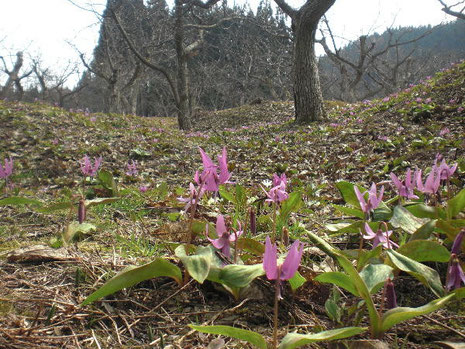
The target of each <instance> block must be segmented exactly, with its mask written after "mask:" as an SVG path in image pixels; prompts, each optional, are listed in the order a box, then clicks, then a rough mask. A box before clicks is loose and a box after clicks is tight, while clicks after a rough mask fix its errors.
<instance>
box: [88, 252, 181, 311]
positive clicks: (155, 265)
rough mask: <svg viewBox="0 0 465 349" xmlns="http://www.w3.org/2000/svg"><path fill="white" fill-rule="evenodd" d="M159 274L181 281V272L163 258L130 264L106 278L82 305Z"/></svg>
mask: <svg viewBox="0 0 465 349" xmlns="http://www.w3.org/2000/svg"><path fill="white" fill-rule="evenodd" d="M159 276H168V277H171V278H173V279H174V280H175V281H176V282H177V283H178V284H181V282H182V273H181V269H179V268H178V267H177V266H176V265H174V264H173V263H170V262H168V261H167V260H164V259H163V258H156V259H155V260H154V261H153V262H150V263H148V264H144V265H141V266H130V267H128V268H126V269H124V270H122V271H121V272H119V273H118V274H116V275H115V276H114V277H112V278H111V279H110V280H108V281H107V282H106V283H105V284H104V285H103V286H102V287H100V288H99V289H98V290H97V291H95V292H94V293H92V294H91V295H90V296H89V297H87V298H86V299H85V300H84V302H82V305H87V304H90V303H92V302H94V301H96V300H97V299H100V298H102V297H105V296H108V295H110V294H113V293H115V292H118V291H120V290H122V289H123V288H128V287H131V286H134V285H135V284H138V283H139V282H141V281H144V280H149V279H152V278H155V277H159Z"/></svg>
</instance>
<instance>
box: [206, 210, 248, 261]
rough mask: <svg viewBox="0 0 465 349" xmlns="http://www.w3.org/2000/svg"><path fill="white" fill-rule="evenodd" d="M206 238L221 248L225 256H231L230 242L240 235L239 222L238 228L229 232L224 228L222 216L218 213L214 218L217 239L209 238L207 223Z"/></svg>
mask: <svg viewBox="0 0 465 349" xmlns="http://www.w3.org/2000/svg"><path fill="white" fill-rule="evenodd" d="M206 229H207V239H208V240H209V241H210V242H211V243H212V245H213V246H214V247H215V248H217V249H219V250H221V253H223V254H224V255H225V256H226V257H228V258H230V257H231V247H230V244H231V242H234V241H236V239H237V238H239V236H241V235H242V230H241V224H240V223H239V230H237V231H233V232H229V231H228V229H227V228H226V224H225V222H224V217H223V216H222V215H218V217H217V218H216V234H217V235H218V238H217V239H210V238H209V237H208V224H207V228H206Z"/></svg>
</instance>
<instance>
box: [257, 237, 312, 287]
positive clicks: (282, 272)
mask: <svg viewBox="0 0 465 349" xmlns="http://www.w3.org/2000/svg"><path fill="white" fill-rule="evenodd" d="M303 251H304V245H303V244H301V243H300V242H299V240H296V241H294V243H293V244H292V245H291V247H290V249H289V252H288V254H287V256H286V259H285V260H284V262H283V264H281V265H278V248H277V246H276V244H272V243H271V240H270V237H269V236H267V237H266V242H265V254H264V255H263V269H265V273H266V277H267V278H268V280H280V281H281V280H289V279H291V278H292V277H293V276H294V274H295V272H296V271H297V269H298V268H299V264H300V261H301V259H302V254H303Z"/></svg>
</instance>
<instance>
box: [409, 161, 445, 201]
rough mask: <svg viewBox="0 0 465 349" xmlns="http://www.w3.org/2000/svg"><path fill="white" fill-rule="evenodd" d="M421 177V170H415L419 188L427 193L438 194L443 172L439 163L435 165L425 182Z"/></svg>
mask: <svg viewBox="0 0 465 349" xmlns="http://www.w3.org/2000/svg"><path fill="white" fill-rule="evenodd" d="M421 178H422V175H421V170H417V171H415V179H416V182H417V189H418V190H419V191H421V192H422V193H425V194H436V193H437V191H438V190H439V185H440V184H441V174H440V171H439V168H438V167H437V165H436V164H434V165H433V167H432V168H431V172H430V173H429V175H428V177H427V178H426V180H425V183H423V182H422V179H421Z"/></svg>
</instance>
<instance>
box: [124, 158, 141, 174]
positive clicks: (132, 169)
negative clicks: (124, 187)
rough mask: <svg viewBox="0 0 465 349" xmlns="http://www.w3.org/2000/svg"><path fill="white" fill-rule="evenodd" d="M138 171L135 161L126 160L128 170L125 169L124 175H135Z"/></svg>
mask: <svg viewBox="0 0 465 349" xmlns="http://www.w3.org/2000/svg"><path fill="white" fill-rule="evenodd" d="M138 173H139V171H138V170H137V161H134V160H132V162H131V163H129V162H128V170H127V171H126V175H128V176H137V174H138Z"/></svg>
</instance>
